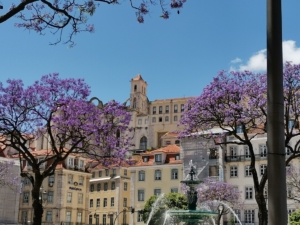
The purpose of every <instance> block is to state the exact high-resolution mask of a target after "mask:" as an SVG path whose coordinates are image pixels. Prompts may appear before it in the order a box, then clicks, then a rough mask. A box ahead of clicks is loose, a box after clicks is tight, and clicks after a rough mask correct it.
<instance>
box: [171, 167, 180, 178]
mask: <svg viewBox="0 0 300 225" xmlns="http://www.w3.org/2000/svg"><path fill="white" fill-rule="evenodd" d="M171 179H172V180H177V179H178V169H172V170H171Z"/></svg>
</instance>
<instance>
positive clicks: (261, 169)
mask: <svg viewBox="0 0 300 225" xmlns="http://www.w3.org/2000/svg"><path fill="white" fill-rule="evenodd" d="M266 169H267V165H266V164H262V165H260V175H261V176H262V175H264V174H265V172H266Z"/></svg>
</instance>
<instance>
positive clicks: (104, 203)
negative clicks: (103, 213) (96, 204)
mask: <svg viewBox="0 0 300 225" xmlns="http://www.w3.org/2000/svg"><path fill="white" fill-rule="evenodd" d="M103 207H107V198H104V199H103Z"/></svg>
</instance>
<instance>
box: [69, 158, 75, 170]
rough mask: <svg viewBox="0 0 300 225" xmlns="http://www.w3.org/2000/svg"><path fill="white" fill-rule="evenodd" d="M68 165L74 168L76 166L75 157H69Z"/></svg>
mask: <svg viewBox="0 0 300 225" xmlns="http://www.w3.org/2000/svg"><path fill="white" fill-rule="evenodd" d="M68 167H69V168H73V167H74V159H73V158H69V159H68Z"/></svg>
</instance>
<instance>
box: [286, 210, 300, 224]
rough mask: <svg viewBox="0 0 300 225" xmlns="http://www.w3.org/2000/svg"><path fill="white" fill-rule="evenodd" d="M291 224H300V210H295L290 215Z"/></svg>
mask: <svg viewBox="0 0 300 225" xmlns="http://www.w3.org/2000/svg"><path fill="white" fill-rule="evenodd" d="M289 224H290V225H300V210H298V211H295V212H293V213H292V215H290V217H289Z"/></svg>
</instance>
